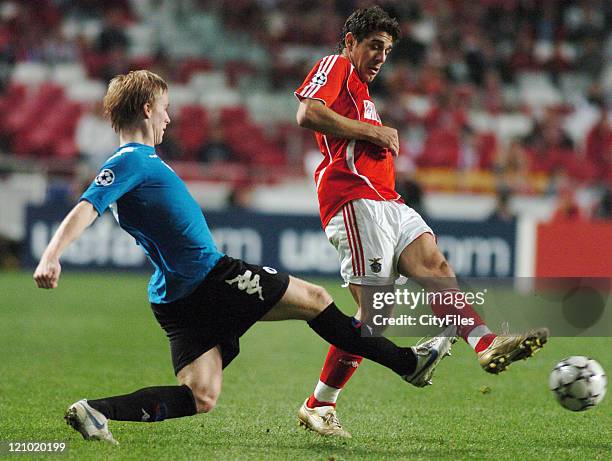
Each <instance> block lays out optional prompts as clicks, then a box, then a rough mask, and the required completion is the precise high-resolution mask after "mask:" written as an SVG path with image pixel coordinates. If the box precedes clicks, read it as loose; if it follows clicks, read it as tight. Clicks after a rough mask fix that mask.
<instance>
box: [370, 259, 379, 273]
mask: <svg viewBox="0 0 612 461" xmlns="http://www.w3.org/2000/svg"><path fill="white" fill-rule="evenodd" d="M381 259H382V258H371V259H369V261H370V269H372V272H374V273H375V274H378V273H379V272H380V270H381V269H382V264H380V260H381Z"/></svg>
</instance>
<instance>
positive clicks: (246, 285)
mask: <svg viewBox="0 0 612 461" xmlns="http://www.w3.org/2000/svg"><path fill="white" fill-rule="evenodd" d="M225 283H227V284H228V285H233V284H234V283H235V284H237V285H236V286H237V288H238V289H239V290H242V291H245V292H246V293H247V294H249V295H253V294H255V293H257V295H258V296H259V299H261V300H262V301H263V300H264V298H263V294H262V291H261V286H259V274H255V275H253V273H252V272H251V271H249V270H247V271H245V272H244V274H242V275H238V276H236V277H235V278H233V279H231V280H226V281H225Z"/></svg>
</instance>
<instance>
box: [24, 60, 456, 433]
mask: <svg viewBox="0 0 612 461" xmlns="http://www.w3.org/2000/svg"><path fill="white" fill-rule="evenodd" d="M104 108H105V112H106V114H107V115H108V116H109V117H110V119H111V123H112V125H113V128H115V130H116V131H118V132H119V140H120V147H119V149H118V150H117V151H116V152H115V154H114V155H112V156H111V157H110V158H109V159H108V160H107V161H106V162H105V163H104V165H103V166H102V168H101V169H100V172H99V173H98V175H97V176H96V178H95V180H94V181H93V183H92V184H91V186H90V187H89V188H88V189H87V191H86V192H85V193H84V194H83V196H82V197H81V199H80V201H79V203H78V204H77V205H76V206H75V207H74V208H73V209H72V211H70V213H69V214H68V215H67V216H66V218H65V219H64V220H63V222H62V224H61V225H60V227H59V228H58V230H57V232H56V233H55V235H54V236H53V238H52V239H51V242H50V243H49V245H48V246H47V248H46V249H45V251H44V253H43V255H42V257H41V260H40V262H39V264H38V267H37V268H36V270H35V272H34V280H35V282H36V284H37V285H38V287H40V288H56V287H57V284H58V280H59V277H60V272H61V266H60V263H59V258H60V256H61V254H62V253H63V251H64V250H65V249H66V247H67V246H68V245H69V244H70V243H71V242H72V241H74V240H75V239H76V238H78V237H79V236H80V235H81V233H82V232H83V231H84V230H85V229H86V228H87V227H88V226H89V225H90V224H91V223H93V221H94V220H95V219H96V218H97V217H98V216H99V215H101V214H102V213H103V212H104V211H105V210H106V209H107V208H110V209H111V210H112V211H113V213H114V215H115V217H116V219H117V221H118V222H119V225H120V226H121V227H122V228H123V229H124V230H126V231H127V232H129V233H130V234H131V235H132V236H133V237H134V238H135V239H136V242H137V244H138V245H140V246H141V247H142V248H143V250H144V251H145V252H146V254H147V256H148V257H149V260H150V261H151V263H152V264H153V266H154V268H155V272H154V274H153V276H152V277H151V280H150V282H149V290H148V291H149V300H150V302H151V308H152V310H153V313H154V315H155V317H156V319H157V321H158V322H159V324H160V326H161V327H162V328H163V329H164V330H165V332H166V334H167V336H168V339H169V341H170V349H171V355H172V363H173V366H174V372H175V374H176V376H177V379H178V382H179V385H178V386H156V387H147V388H144V389H140V390H137V391H135V392H133V393H131V394H126V395H119V396H113V397H107V398H102V399H96V400H85V399H83V400H79V401H78V402H76V403H74V404H72V405H71V406H70V407H69V408H68V411H67V412H66V415H65V419H66V421H67V422H68V423H69V424H70V425H71V426H72V427H73V428H74V429H76V430H77V431H79V432H80V433H81V434H82V436H83V437H84V438H85V439H86V440H104V441H107V442H110V443H114V444H116V443H117V442H116V440H115V439H114V438H113V436H112V434H111V433H110V431H109V430H108V420H118V421H144V422H153V421H162V420H164V419H168V418H179V417H183V416H190V415H194V414H195V413H205V412H208V411H210V410H212V409H213V407H214V406H215V403H216V401H217V398H218V396H219V393H220V391H221V380H222V370H223V368H225V367H226V366H227V365H228V364H229V363H230V362H231V361H232V360H233V359H234V358H235V357H236V356H237V355H238V353H239V338H240V336H242V335H243V334H244V333H245V332H246V331H247V330H248V329H249V328H250V327H251V326H252V325H253V324H254V323H255V322H257V321H259V320H287V319H300V320H305V321H307V322H308V325H309V326H310V327H311V328H312V329H313V330H314V331H315V332H316V333H317V334H319V335H320V336H321V337H322V338H323V339H325V340H326V341H328V342H330V343H332V344H334V345H336V346H338V347H340V348H342V349H343V350H346V351H349V352H352V353H355V354H359V355H362V356H364V357H366V358H368V359H371V360H374V361H376V362H378V363H380V364H381V365H384V366H386V367H388V368H390V369H391V370H393V371H394V372H396V373H397V374H399V375H400V376H401V377H402V378H403V379H404V380H406V381H408V382H409V383H411V384H413V385H415V386H417V387H423V386H425V385H426V384H427V383H428V382H429V380H430V378H431V375H432V372H433V370H434V368H435V367H436V365H437V364H438V363H439V361H440V360H441V359H442V357H444V356H445V355H447V354H448V352H449V350H450V347H451V340H450V339H449V338H448V337H440V338H432V339H431V340H429V341H427V342H425V343H423V344H421V345H419V346H416V347H407V348H403V347H398V346H396V345H395V344H393V343H392V342H391V341H389V340H388V339H386V338H382V337H378V338H377V337H366V336H362V335H361V326H360V324H359V323H357V322H355V321H354V319H352V318H350V317H347V316H345V315H344V314H342V313H341V312H340V311H339V310H338V308H337V307H336V305H335V304H334V302H333V300H332V298H331V297H330V295H329V294H328V293H327V292H326V291H325V290H324V289H323V288H321V287H319V286H316V285H312V284H310V283H308V282H305V281H303V280H300V279H297V278H294V277H290V276H289V275H287V274H282V273H279V272H278V271H276V270H275V269H273V268H270V267H261V266H256V265H252V264H248V263H246V262H244V261H241V260H237V259H233V258H230V257H228V256H226V255H223V254H222V253H220V252H219V251H218V250H217V248H216V246H215V244H214V242H213V240H212V237H211V234H210V231H209V229H208V226H207V224H206V220H205V219H204V216H203V214H202V212H201V210H200V208H199V206H198V204H197V203H196V202H195V200H194V199H193V198H192V197H191V195H190V194H189V192H188V190H187V188H186V186H185V184H184V183H183V182H182V181H181V179H180V178H179V177H178V176H177V175H176V174H175V173H174V171H173V170H172V168H170V167H169V166H168V165H167V164H166V163H164V161H163V160H162V159H161V158H159V157H158V156H157V154H156V152H155V148H154V146H155V145H157V144H159V143H161V141H162V138H163V135H164V131H165V129H166V126H167V125H168V123H170V117H169V116H168V112H167V110H168V87H167V84H166V82H165V81H164V80H163V79H162V78H161V77H159V76H157V75H155V74H153V73H152V72H149V71H144V70H142V71H135V72H130V73H129V74H127V75H118V76H117V77H115V78H114V79H113V80H112V81H111V82H110V84H109V88H108V91H107V94H106V96H105V98H104Z"/></svg>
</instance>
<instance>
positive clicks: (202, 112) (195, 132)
mask: <svg viewBox="0 0 612 461" xmlns="http://www.w3.org/2000/svg"><path fill="white" fill-rule="evenodd" d="M175 128H176V131H175V132H176V136H177V142H178V144H179V146H180V148H181V150H182V152H183V159H184V160H191V159H194V158H195V157H196V154H197V152H198V150H200V148H201V147H202V145H203V144H204V143H205V142H206V139H207V137H208V131H209V124H208V113H207V112H206V109H204V108H203V107H202V106H200V105H188V106H183V107H181V110H180V112H179V116H178V120H177V124H176V127H175Z"/></svg>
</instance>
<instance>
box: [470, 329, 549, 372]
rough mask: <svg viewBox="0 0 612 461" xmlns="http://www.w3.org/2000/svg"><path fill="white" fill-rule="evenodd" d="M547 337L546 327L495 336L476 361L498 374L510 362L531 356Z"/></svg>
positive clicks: (486, 369) (487, 369)
mask: <svg viewBox="0 0 612 461" xmlns="http://www.w3.org/2000/svg"><path fill="white" fill-rule="evenodd" d="M547 339H548V329H547V328H538V329H535V330H529V331H528V332H526V333H519V334H515V335H510V334H504V335H500V336H497V337H496V338H495V339H494V340H493V342H491V344H489V347H487V348H486V349H485V350H483V351H481V352H479V353H478V362H479V363H480V366H481V367H482V368H483V369H484V370H485V371H487V372H489V373H493V374H498V373H501V372H502V371H504V370H505V369H506V368H508V366H509V365H510V364H511V363H512V362H516V361H517V360H524V359H528V358H529V357H531V356H532V355H533V354H535V353H536V352H537V351H538V350H540V349H541V348H542V347H543V346H544V344H545V343H546V341H547Z"/></svg>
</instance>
